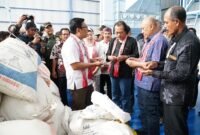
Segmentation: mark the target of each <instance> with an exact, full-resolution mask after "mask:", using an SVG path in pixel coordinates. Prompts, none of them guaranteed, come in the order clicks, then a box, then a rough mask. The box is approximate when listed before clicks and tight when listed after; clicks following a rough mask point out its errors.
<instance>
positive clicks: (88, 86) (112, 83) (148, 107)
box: [0, 6, 200, 135]
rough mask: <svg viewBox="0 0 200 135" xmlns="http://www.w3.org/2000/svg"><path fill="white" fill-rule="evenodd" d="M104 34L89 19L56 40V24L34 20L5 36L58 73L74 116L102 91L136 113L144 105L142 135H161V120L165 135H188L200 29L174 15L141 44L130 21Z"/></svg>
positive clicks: (178, 11)
mask: <svg viewBox="0 0 200 135" xmlns="http://www.w3.org/2000/svg"><path fill="white" fill-rule="evenodd" d="M24 22H26V24H25V31H23V32H22V31H20V28H21V27H22V24H23V23H24ZM99 31H100V34H98V35H95V34H94V30H93V29H92V28H90V27H89V26H88V25H87V22H85V20H84V19H83V18H73V19H71V20H70V22H69V28H61V29H60V31H59V32H57V33H56V35H54V31H53V25H52V24H51V23H50V22H47V23H45V24H44V25H43V26H42V27H41V28H40V29H37V27H36V25H35V22H34V17H33V16H27V15H22V16H21V18H20V19H19V21H18V22H17V23H16V24H13V25H10V26H9V28H8V32H1V33H0V35H1V38H0V40H1V41H3V39H5V38H6V37H8V36H9V35H10V36H11V37H13V38H18V39H20V40H22V41H24V42H25V43H26V44H27V45H28V46H30V47H31V48H33V49H34V50H35V51H36V52H37V53H38V55H39V56H40V57H41V59H42V60H43V61H44V63H45V64H46V66H47V67H48V69H49V71H50V72H51V79H52V80H53V81H54V82H55V83H56V85H57V86H58V88H59V92H60V95H61V100H62V102H63V104H64V105H68V106H70V107H71V108H72V110H80V109H84V108H85V107H87V106H89V105H91V94H92V92H93V91H94V90H96V91H99V92H101V93H102V94H107V95H108V97H109V98H110V99H112V101H113V102H114V103H115V104H117V105H118V106H119V107H120V108H121V109H123V111H125V112H128V113H132V112H133V110H134V108H133V104H134V100H138V103H139V108H140V118H141V121H142V129H141V131H140V134H142V135H159V134H160V130H159V127H160V125H159V120H160V117H163V119H164V131H165V135H175V134H177V135H188V134H189V132H188V126H187V116H188V108H189V107H193V106H194V105H195V101H196V98H197V89H198V79H197V73H198V69H197V65H198V62H199V58H200V42H199V39H198V37H197V36H196V34H195V29H193V28H190V29H189V28H187V25H186V11H185V9H184V8H183V7H180V6H174V7H171V8H169V9H168V10H167V11H166V13H165V15H164V26H162V25H161V21H160V20H157V19H155V18H154V17H146V18H144V20H143V21H142V24H141V31H142V33H140V34H139V35H138V37H137V38H136V39H135V38H133V37H132V36H131V29H130V27H129V26H128V25H127V24H126V23H125V22H124V21H117V22H116V23H115V24H114V26H113V36H112V29H111V28H109V27H107V26H104V25H103V26H101V27H100V29H99ZM135 92H137V93H138V95H137V97H135V99H134V98H133V97H134V93H135Z"/></svg>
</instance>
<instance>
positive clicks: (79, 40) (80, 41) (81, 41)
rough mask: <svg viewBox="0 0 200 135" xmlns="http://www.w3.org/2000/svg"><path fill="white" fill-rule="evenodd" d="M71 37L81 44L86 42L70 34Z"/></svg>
mask: <svg viewBox="0 0 200 135" xmlns="http://www.w3.org/2000/svg"><path fill="white" fill-rule="evenodd" d="M70 35H71V36H73V37H74V38H75V39H76V40H77V42H78V43H79V44H84V41H83V40H82V39H80V38H78V37H77V36H76V35H75V34H72V33H71V34H70Z"/></svg>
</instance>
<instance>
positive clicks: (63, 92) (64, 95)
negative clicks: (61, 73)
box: [58, 77, 67, 105]
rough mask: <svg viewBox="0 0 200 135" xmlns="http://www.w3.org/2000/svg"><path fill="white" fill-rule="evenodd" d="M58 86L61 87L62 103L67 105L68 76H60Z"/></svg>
mask: <svg viewBox="0 0 200 135" xmlns="http://www.w3.org/2000/svg"><path fill="white" fill-rule="evenodd" d="M58 88H59V92H60V97H61V101H62V103H63V104H64V105H67V79H66V77H59V78H58Z"/></svg>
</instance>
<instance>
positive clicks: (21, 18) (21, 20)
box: [17, 15, 27, 26]
mask: <svg viewBox="0 0 200 135" xmlns="http://www.w3.org/2000/svg"><path fill="white" fill-rule="evenodd" d="M26 19H27V15H22V16H21V17H20V18H19V19H18V21H17V25H20V26H21V25H22V24H23V22H24V21H25V20H26Z"/></svg>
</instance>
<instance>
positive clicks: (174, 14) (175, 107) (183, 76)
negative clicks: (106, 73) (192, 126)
mask: <svg viewBox="0 0 200 135" xmlns="http://www.w3.org/2000/svg"><path fill="white" fill-rule="evenodd" d="M185 21H186V11H185V9H184V8H182V7H179V6H174V7H171V8H170V9H168V10H167V12H166V13H165V15H164V22H165V27H166V29H167V33H168V34H169V35H171V36H172V39H171V41H170V47H169V50H168V52H167V56H166V61H165V64H164V71H158V70H151V69H155V68H159V67H160V66H162V63H157V62H150V63H148V64H147V68H148V69H150V70H146V71H144V72H143V73H145V74H146V75H152V76H154V77H157V78H160V79H163V80H162V86H163V89H162V91H161V100H162V101H163V105H164V129H165V135H188V134H189V133H188V126H187V116H188V106H190V105H191V101H192V98H193V96H194V94H193V92H194V89H195V83H196V82H195V81H196V71H197V64H198V61H199V58H200V42H199V40H198V38H197V37H196V36H195V35H194V34H193V33H191V32H190V31H189V30H188V28H187V27H186V24H185Z"/></svg>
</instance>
